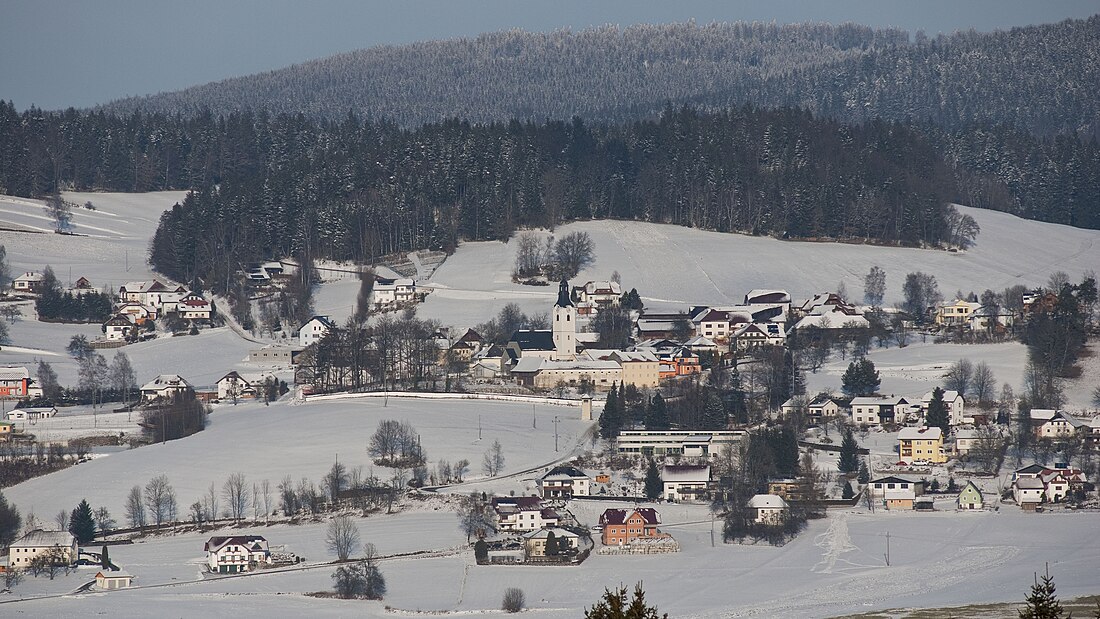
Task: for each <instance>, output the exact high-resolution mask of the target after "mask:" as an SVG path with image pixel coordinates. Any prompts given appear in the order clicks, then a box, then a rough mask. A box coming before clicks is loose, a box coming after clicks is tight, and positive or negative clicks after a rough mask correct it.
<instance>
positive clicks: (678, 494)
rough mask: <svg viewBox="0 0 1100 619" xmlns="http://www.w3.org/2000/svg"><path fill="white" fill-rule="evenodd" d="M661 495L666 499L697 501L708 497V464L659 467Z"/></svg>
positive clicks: (685, 501)
mask: <svg viewBox="0 0 1100 619" xmlns="http://www.w3.org/2000/svg"><path fill="white" fill-rule="evenodd" d="M661 483H662V485H663V488H664V489H663V491H662V492H661V496H663V497H664V498H665V500H667V501H671V502H684V503H698V502H702V501H706V500H707V499H708V498H709V492H708V486H709V485H710V465H709V464H702V465H670V464H666V465H664V466H663V467H662V468H661Z"/></svg>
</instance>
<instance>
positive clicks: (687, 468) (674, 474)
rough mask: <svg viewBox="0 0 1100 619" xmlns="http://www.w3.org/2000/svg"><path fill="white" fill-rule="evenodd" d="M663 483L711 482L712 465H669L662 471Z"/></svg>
mask: <svg viewBox="0 0 1100 619" xmlns="http://www.w3.org/2000/svg"><path fill="white" fill-rule="evenodd" d="M661 481H663V482H665V483H670V482H674V483H685V482H686V483H706V482H708V481H710V465H707V464H702V465H679V466H677V465H669V464H666V465H665V466H664V467H663V468H662V469H661Z"/></svg>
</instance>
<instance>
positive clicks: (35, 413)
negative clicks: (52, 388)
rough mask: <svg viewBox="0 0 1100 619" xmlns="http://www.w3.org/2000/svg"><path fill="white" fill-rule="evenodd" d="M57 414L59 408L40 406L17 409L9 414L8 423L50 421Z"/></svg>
mask: <svg viewBox="0 0 1100 619" xmlns="http://www.w3.org/2000/svg"><path fill="white" fill-rule="evenodd" d="M56 414H57V407H54V406H40V407H34V408H31V407H24V408H16V409H13V410H11V411H9V412H8V421H38V420H39V419H49V418H50V417H53V416H54V415H56Z"/></svg>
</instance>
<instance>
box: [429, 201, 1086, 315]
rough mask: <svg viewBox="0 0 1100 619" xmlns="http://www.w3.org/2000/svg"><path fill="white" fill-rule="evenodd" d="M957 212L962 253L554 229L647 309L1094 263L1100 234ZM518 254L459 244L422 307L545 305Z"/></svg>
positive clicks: (596, 275) (601, 226)
mask: <svg viewBox="0 0 1100 619" xmlns="http://www.w3.org/2000/svg"><path fill="white" fill-rule="evenodd" d="M960 210H961V211H962V212H964V213H966V214H968V215H971V216H972V217H974V219H976V220H977V221H978V223H979V224H980V225H981V228H982V231H981V234H980V235H979V237H978V242H977V245H976V246H975V247H974V248H972V249H971V250H969V251H967V252H961V253H951V252H946V251H935V250H921V249H903V248H893V247H877V246H872V245H851V244H844V243H809V242H799V241H781V240H777V239H772V238H764V237H751V236H744V235H737V234H723V233H719V232H706V231H701V230H693V229H690V228H683V227H679V226H670V225H660V224H649V223H640V222H633V221H591V222H577V223H572V224H568V225H565V226H562V227H560V228H558V229H557V230H555V234H556V235H557V236H561V235H563V234H566V233H569V232H574V231H582V232H587V233H588V234H589V235H591V237H592V240H593V242H594V244H595V253H596V261H595V264H593V265H592V266H591V267H589V268H588V269H586V270H585V271H583V272H582V273H581V274H580V275H578V277H577V278H576V280H577V281H579V282H583V281H586V280H589V279H606V278H608V277H610V276H611V274H612V272H614V271H618V272H619V274H620V275H621V277H622V282H623V285H624V286H626V287H628V288H632V287H636V288H637V289H638V292H639V293H640V294H641V295H642V297H643V299H646V301H647V304H648V305H653V306H674V305H678V306H681V307H682V306H685V305H689V304H705V303H733V302H740V301H741V300H743V298H744V294H745V293H746V292H748V291H749V290H751V289H753V288H782V289H785V290H787V291H789V292H790V293H791V294H792V295H793V297H794V298H795V299H804V298H806V297H808V296H809V295H811V294H814V293H818V292H823V291H833V290H836V288H837V285H838V283H840V282H844V285H845V286H846V287H847V289H848V292H849V294H851V295H852V296H853V297H854V298H857V299H858V298H860V297H861V296H862V292H863V276H864V275H865V274H866V273H867V271H869V270H870V268H871V267H872V266H874V265H878V266H879V267H881V268H883V269H885V270H886V274H887V282H886V283H887V294H886V302H887V303H894V302H895V301H900V300H901V298H902V290H901V287H902V283H903V282H904V280H905V275H906V273H909V272H913V271H923V272H925V273H931V274H933V275H935V276H936V279H937V280H938V282H939V286H940V290H941V291H942V292H943V293H944V296H950V295H952V294H954V292H955V291H956V290H958V289H961V290H963V292H969V291H971V290H973V291H975V292H977V293H981V291H982V290H984V289H986V288H992V289H993V290H996V291H1001V290H1003V289H1004V288H1005V287H1007V286H1011V285H1015V284H1024V285H1028V286H1033V285H1039V284H1042V283H1045V282H1046V280H1047V277H1048V276H1049V275H1050V273H1051V272H1053V271H1058V270H1062V271H1066V272H1067V273H1069V275H1070V277H1071V278H1072V279H1073V280H1078V279H1079V278H1080V277H1081V275H1082V274H1083V273H1084V272H1085V271H1087V270H1090V269H1091V270H1096V269H1097V268H1100V231H1096V230H1081V229H1077V228H1072V227H1069V226H1062V225H1056V224H1047V223H1041V222H1035V221H1029V220H1025V219H1020V218H1018V217H1015V216H1013V215H1008V214H1005V213H998V212H994V211H988V210H982V209H974V208H967V207H960ZM514 251H515V248H514V242H513V243H509V244H504V243H499V242H483V243H465V244H463V245H461V246H460V247H459V248H458V251H457V252H455V254H454V255H453V256H451V257H450V258H449V259H448V260H447V262H446V263H444V264H443V266H442V267H440V269H439V270H438V271H437V272H436V273H435V275H434V276H433V277H432V278H431V281H430V284H431V285H434V286H435V287H436V290H435V292H434V293H432V294H431V295H430V296H429V297H428V301H427V303H426V304H425V305H424V306H423V307H422V308H421V309H420V314H421V315H423V316H429V317H433V318H440V319H444V320H449V321H450V322H454V323H460V324H476V323H477V322H481V321H483V320H484V319H485V317H487V316H488V315H490V314H492V313H494V311H496V310H499V309H500V307H502V306H503V305H504V304H505V303H508V302H516V303H519V304H520V306H521V307H523V308H524V310H525V311H527V312H529V313H530V312H537V311H546V310H547V309H548V308H549V306H550V304H551V303H553V295H554V294H556V292H555V291H554V290H553V289H552V288H536V287H530V286H521V285H518V284H514V283H512V281H511V270H512V265H513V261H514V255H515V254H514Z"/></svg>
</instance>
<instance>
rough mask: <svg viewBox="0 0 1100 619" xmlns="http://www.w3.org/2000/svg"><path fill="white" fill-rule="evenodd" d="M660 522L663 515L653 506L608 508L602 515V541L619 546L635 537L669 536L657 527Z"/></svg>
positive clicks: (605, 544) (606, 544) (607, 544)
mask: <svg viewBox="0 0 1100 619" xmlns="http://www.w3.org/2000/svg"><path fill="white" fill-rule="evenodd" d="M659 524H661V516H660V514H658V513H657V510H655V509H653V508H652V507H639V508H635V509H607V510H604V512H603V514H601V515H600V526H602V527H603V534H602V535H601V537H600V541H602V542H603V544H604V546H618V545H621V544H628V543H630V542H631V541H632V540H635V539H656V538H662V537H669V535H668V534H667V533H662V532H661V531H660V529H658V528H657V525H659Z"/></svg>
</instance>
